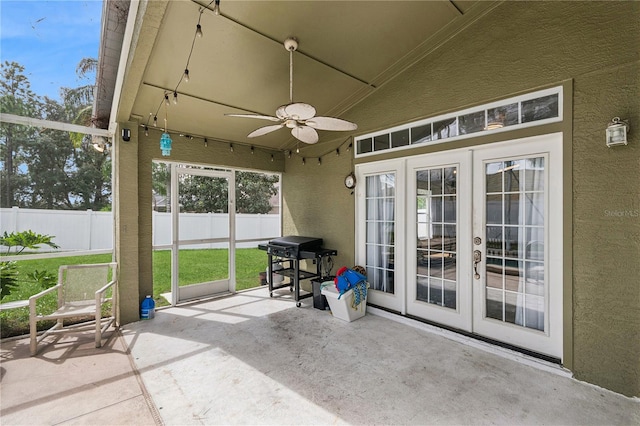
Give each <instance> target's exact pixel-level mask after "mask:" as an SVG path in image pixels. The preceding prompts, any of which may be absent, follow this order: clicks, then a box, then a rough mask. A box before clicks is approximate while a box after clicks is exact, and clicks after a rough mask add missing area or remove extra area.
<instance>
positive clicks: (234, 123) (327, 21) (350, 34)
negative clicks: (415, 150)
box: [98, 0, 496, 149]
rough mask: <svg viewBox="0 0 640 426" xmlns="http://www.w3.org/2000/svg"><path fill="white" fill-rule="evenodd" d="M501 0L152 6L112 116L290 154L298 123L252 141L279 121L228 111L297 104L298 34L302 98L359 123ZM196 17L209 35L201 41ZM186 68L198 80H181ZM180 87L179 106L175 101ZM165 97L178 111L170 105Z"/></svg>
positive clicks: (133, 40)
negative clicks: (403, 78)
mask: <svg viewBox="0 0 640 426" xmlns="http://www.w3.org/2000/svg"><path fill="white" fill-rule="evenodd" d="M120 3H121V2H120ZM495 4H496V3H495V2H486V1H367V2H365V1H231V0H222V1H221V4H220V11H221V13H220V15H215V14H214V13H213V12H212V9H213V6H214V4H213V3H209V2H204V1H201V0H197V1H196V0H183V1H148V2H147V1H142V2H140V3H139V8H138V11H137V16H136V21H135V26H134V27H132V31H131V36H130V37H126V36H125V37H124V40H125V41H124V43H125V45H124V46H123V48H124V51H125V52H127V51H128V61H127V62H126V70H125V72H123V73H122V75H123V77H122V78H121V80H122V83H123V84H122V90H121V91H117V90H116V101H117V102H118V110H119V113H118V116H117V117H111V120H112V121H114V120H118V121H126V120H130V119H137V120H139V121H140V122H141V124H143V125H144V124H147V123H148V124H149V127H152V126H153V117H154V116H155V115H156V114H157V117H158V126H160V127H162V126H163V125H164V124H163V123H164V119H165V116H166V118H167V127H168V129H170V130H171V131H173V132H176V133H183V134H189V135H193V136H197V137H207V138H210V139H212V140H222V141H228V142H235V143H246V144H253V145H255V146H261V147H264V148H269V149H287V148H290V147H292V146H294V145H295V139H294V138H293V137H292V136H291V134H290V133H289V131H288V129H286V128H284V129H280V130H278V131H275V132H272V133H269V134H267V135H264V136H260V137H257V138H252V139H249V138H247V135H248V134H249V133H250V132H252V131H253V130H255V129H257V128H258V127H261V126H266V125H271V124H273V123H271V122H269V121H265V120H258V119H247V118H234V117H228V116H225V114H228V113H235V114H248V113H249V114H251V113H255V114H261V115H269V116H273V115H275V111H276V109H277V108H278V107H279V106H280V105H283V104H287V103H288V102H289V53H288V52H287V50H285V48H284V46H283V42H284V40H285V39H287V38H288V37H295V38H296V39H297V40H298V42H299V47H298V50H297V51H296V52H294V55H293V66H294V73H293V100H294V102H306V103H308V104H311V105H313V106H314V107H315V108H316V110H317V115H322V116H332V117H339V118H343V119H346V120H349V111H350V109H351V108H353V107H354V106H355V105H356V104H357V103H358V102H360V101H361V100H362V99H364V98H365V97H367V96H368V95H370V94H371V93H373V92H375V91H376V90H377V88H379V87H381V86H382V85H384V84H385V83H387V82H388V81H390V80H391V79H393V78H396V77H398V76H399V75H400V74H401V73H402V71H403V70H405V69H406V68H407V67H409V66H411V64H413V63H414V62H415V61H417V60H419V59H421V58H424V57H425V56H426V55H429V54H430V53H432V52H434V51H435V50H437V49H438V48H439V47H440V46H441V45H442V43H443V42H445V41H446V40H448V39H450V38H451V37H454V36H455V35H456V34H457V33H458V32H459V31H461V30H463V29H464V28H465V27H466V26H468V25H469V24H471V23H472V22H473V21H474V20H475V19H477V18H478V17H480V16H482V15H483V14H485V13H488V12H489V11H490V10H491V9H492V8H493V6H495ZM201 11H202V13H201ZM129 16H131V15H129ZM129 19H131V18H129ZM103 22H104V18H103ZM198 22H199V23H200V25H201V28H202V34H203V36H202V37H201V38H200V37H195V33H196V25H197V24H198ZM103 25H104V24H103ZM112 27H113V28H112V30H111V31H112V32H113V33H118V32H120V33H122V32H123V29H124V25H120V26H112ZM108 33H109V32H108V31H107V35H108ZM103 34H104V31H103ZM105 39H106V38H105V36H104V35H103V40H105ZM192 45H193V49H192ZM191 49H192V51H191ZM107 52H110V50H109V49H107V48H104V47H103V49H101V58H100V59H101V61H102V62H103V67H102V69H103V70H112V72H113V70H114V69H117V66H114V65H117V64H114V61H115V60H114V59H113V58H114V55H112V56H111V57H109V56H107V55H106V53H107ZM112 53H113V52H112ZM110 58H111V59H110ZM187 63H188V69H189V77H190V78H189V81H188V82H186V81H185V80H184V78H183V74H184V71H185V67H186V65H187ZM107 65H108V66H107ZM105 81H106V80H105ZM99 84H106V83H101V82H100V81H99ZM110 84H111V83H110ZM174 91H175V92H176V93H177V95H178V103H177V104H174V103H173V102H172V100H173V93H174ZM98 93H99V97H100V93H105V94H104V95H102V98H100V99H98V101H99V102H98V105H100V102H102V105H103V109H104V105H106V104H107V103H108V104H109V105H110V103H111V99H109V96H108V95H107V94H106V93H108V91H106V90H102V91H100V90H99V92H98ZM118 94H119V96H118ZM165 94H168V96H169V98H170V100H171V102H170V104H169V106H165V104H164V102H163V101H164V96H165ZM112 96H113V95H112ZM356 132H357V131H356ZM319 134H320V141H319V143H323V141H329V140H334V139H335V138H336V137H344V136H346V135H348V134H349V133H346V134H344V135H338V134H337V132H329V131H322V130H321V131H319Z"/></svg>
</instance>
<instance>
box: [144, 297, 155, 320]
mask: <svg viewBox="0 0 640 426" xmlns="http://www.w3.org/2000/svg"><path fill="white" fill-rule="evenodd" d="M155 315H156V302H155V301H154V300H153V298H152V297H151V296H147V297H145V298H144V300H143V301H142V304H141V306H140V319H143V320H148V319H152V318H153V317H154V316H155Z"/></svg>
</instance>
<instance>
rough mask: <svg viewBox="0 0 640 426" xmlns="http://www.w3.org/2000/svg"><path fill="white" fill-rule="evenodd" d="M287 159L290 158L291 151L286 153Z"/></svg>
mask: <svg viewBox="0 0 640 426" xmlns="http://www.w3.org/2000/svg"><path fill="white" fill-rule="evenodd" d="M287 158H291V150H289V151H287Z"/></svg>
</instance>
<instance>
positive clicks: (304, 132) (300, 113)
mask: <svg viewBox="0 0 640 426" xmlns="http://www.w3.org/2000/svg"><path fill="white" fill-rule="evenodd" d="M284 48H285V49H287V50H288V51H289V103H288V104H286V105H282V106H281V107H279V108H278V109H277V110H276V116H275V117H272V116H269V115H259V114H225V115H227V116H229V117H241V118H258V119H260V120H269V121H273V122H276V123H278V124H273V125H270V126H264V127H260V128H258V129H256V130H254V131H253V132H251V133H249V134H248V135H247V137H249V138H255V137H257V136H262V135H266V134H267V133H271V132H275V131H276V130H280V129H282V128H283V127H287V128H289V129H291V134H292V135H293V137H294V138H296V139H298V140H300V141H302V142H304V143H308V144H313V143H316V142H318V132H317V131H316V130H336V131H349V130H355V129H357V128H358V125H357V124H355V123H351V122H349V121H346V120H342V119H339V118H333V117H316V116H315V115H316V109H315V108H314V107H313V106H311V105H309V104H305V103H302V102H293V52H294V51H295V50H297V49H298V41H297V40H296V39H295V38H288V39H286V40H285V41H284Z"/></svg>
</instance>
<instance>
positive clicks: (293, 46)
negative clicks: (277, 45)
mask: <svg viewBox="0 0 640 426" xmlns="http://www.w3.org/2000/svg"><path fill="white" fill-rule="evenodd" d="M284 48H285V49H287V50H288V51H289V103H290V104H292V103H293V52H295V51H296V50H298V40H296V39H295V38H293V37H289V38H288V39H286V40H285V41H284Z"/></svg>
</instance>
